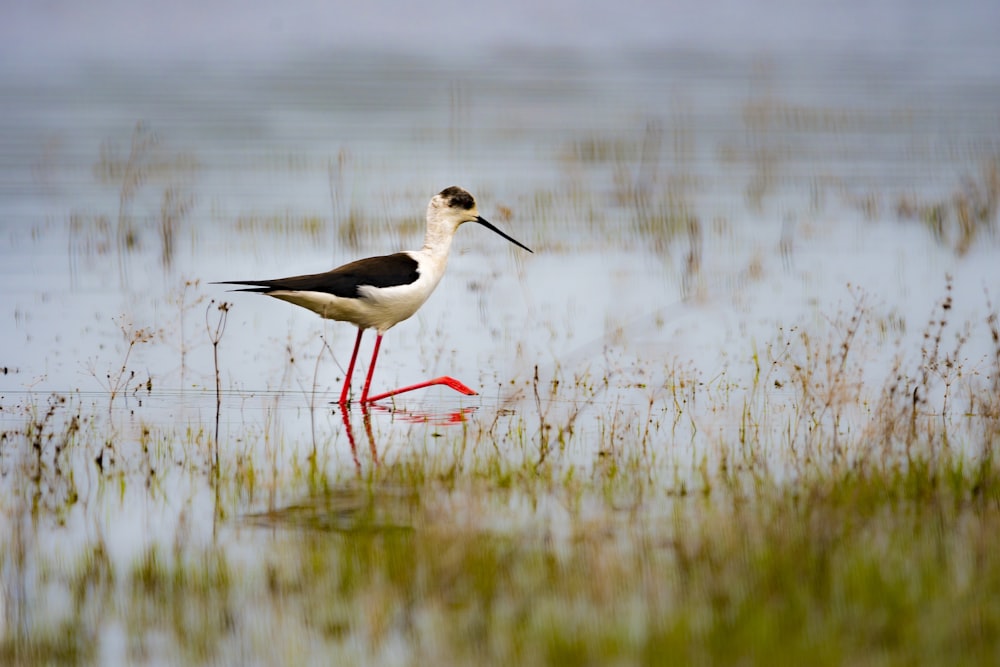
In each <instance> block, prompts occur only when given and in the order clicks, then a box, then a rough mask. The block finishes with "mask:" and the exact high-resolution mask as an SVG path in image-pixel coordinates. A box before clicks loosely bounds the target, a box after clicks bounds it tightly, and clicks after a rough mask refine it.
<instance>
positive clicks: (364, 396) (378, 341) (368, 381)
mask: <svg viewBox="0 0 1000 667" xmlns="http://www.w3.org/2000/svg"><path fill="white" fill-rule="evenodd" d="M380 347H382V334H378V335H377V336H375V350H374V351H373V352H372V362H371V364H369V365H368V377H367V378H365V388H364V389H362V390H361V402H362V403H367V402H368V388H369V387H371V386H372V375H374V374H375V360H376V359H378V349H379V348H380Z"/></svg>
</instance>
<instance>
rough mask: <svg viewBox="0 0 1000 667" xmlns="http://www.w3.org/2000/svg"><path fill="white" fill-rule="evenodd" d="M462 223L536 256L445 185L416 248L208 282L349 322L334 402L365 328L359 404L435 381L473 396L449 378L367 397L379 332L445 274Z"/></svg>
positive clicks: (343, 397) (344, 395)
mask: <svg viewBox="0 0 1000 667" xmlns="http://www.w3.org/2000/svg"><path fill="white" fill-rule="evenodd" d="M467 222H475V223H478V224H480V225H482V226H483V227H486V228H487V229H489V230H491V231H493V232H495V233H497V234H499V235H500V236H502V237H503V238H505V239H507V240H508V241H510V242H511V243H513V244H514V245H516V246H519V247H521V248H523V249H524V250H527V251H528V252H530V253H534V251H533V250H532V249H531V248H529V247H528V246H526V245H524V244H523V243H521V242H520V241H518V240H516V239H514V238H513V237H511V236H508V235H507V234H505V233H504V232H502V231H500V230H499V229H498V228H497V227H495V226H494V225H493V224H491V223H490V222H489V221H487V220H486V219H485V218H483V217H482V216H481V215H479V209H478V206H477V205H476V199H475V197H473V196H472V195H471V194H470V193H469V192H468V191H467V190H465V189H463V188H460V187H458V186H451V187H448V188H445V189H444V190H442V191H441V192H439V193H437V194H436V195H434V196H433V197H432V198H431V200H430V203H429V204H428V205H427V232H426V234H425V236H424V245H423V247H421V248H420V249H419V250H408V251H403V252H397V253H393V254H391V255H381V256H377V257H366V258H364V259H359V260H356V261H353V262H350V263H348V264H344V265H343V266H340V267H337V268H335V269H333V270H332V271H327V272H326V273H313V274H308V275H301V276H291V277H288V278H275V279H272V280H223V281H218V282H217V283H214V284H219V285H242V286H244V287H242V288H240V289H236V290H233V291H236V292H254V293H258V294H264V295H266V296H270V297H274V298H275V299H280V300H282V301H287V302H289V303H292V304H295V305H296V306H301V307H303V308H306V309H308V310H311V311H313V312H314V313H316V314H318V315H319V316H320V317H323V318H325V319H330V320H338V321H341V322H350V323H352V324H354V325H355V326H356V327H357V328H358V334H357V338H356V339H355V341H354V351H353V352H352V353H351V361H350V363H349V364H348V365H347V373H346V377H345V378H344V386H343V389H342V390H341V393H340V400H339V401H338V404H339V405H341V406H344V405H347V404H348V403H349V401H348V395H349V393H350V388H351V376H352V375H353V373H354V363H355V361H357V357H358V350H359V349H360V347H361V338H362V336H363V335H364V332H365V331H366V330H367V329H374V330H375V333H376V337H375V348H374V351H373V352H372V360H371V363H370V364H369V365H368V375H367V377H366V378H365V384H364V388H363V389H362V391H361V399H360V403H361V404H362V406H363V405H365V404H367V403H373V402H375V401H379V400H382V399H385V398H389V397H390V396H395V395H397V394H401V393H404V392H409V391H413V390H415V389H422V388H424V387H430V386H433V385H445V386H448V387H451V388H452V389H455V390H456V391H459V392H461V393H463V394H466V395H469V396H472V395H475V394H476V392H475V391H474V390H472V389H470V388H469V387H467V386H466V385H464V384H462V383H461V382H459V381H458V380H456V379H455V378H452V377H449V376H441V377H437V378H434V379H433V380H427V381H425V382H420V383H417V384H413V385H409V386H406V387H401V388H399V389H394V390H392V391H387V392H385V393H382V394H377V395H375V396H369V394H368V392H369V389H370V388H371V382H372V375H373V374H374V372H375V362H376V360H377V359H378V353H379V348H381V346H382V336H384V335H385V333H386V332H387V331H388V330H389V329H391V328H392V327H394V326H396V325H397V324H399V323H400V322H402V321H403V320H405V319H407V318H409V317H410V316H412V315H413V314H414V313H416V312H417V310H419V308H420V306H422V305H424V302H425V301H427V298H428V297H429V296H430V295H431V293H432V292H433V291H434V288H436V287H437V286H438V283H439V282H441V278H442V276H444V272H445V268H446V267H447V265H448V251H449V250H450V249H451V242H452V239H453V238H454V236H455V232H457V231H458V228H459V227H461V226H462V225H464V224H465V223H467Z"/></svg>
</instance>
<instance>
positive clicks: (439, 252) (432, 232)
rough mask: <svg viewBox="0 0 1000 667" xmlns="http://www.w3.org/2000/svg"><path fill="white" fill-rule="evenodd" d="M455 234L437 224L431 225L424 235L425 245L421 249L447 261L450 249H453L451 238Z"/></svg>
mask: <svg viewBox="0 0 1000 667" xmlns="http://www.w3.org/2000/svg"><path fill="white" fill-rule="evenodd" d="M454 236H455V234H454V232H449V231H447V230H445V229H443V228H442V227H439V226H437V225H431V226H429V227H428V228H427V234H426V235H425V236H424V247H423V248H421V250H422V251H423V252H425V253H427V254H428V255H430V256H432V257H435V258H438V259H440V260H441V261H442V262H444V261H447V260H448V251H449V250H451V240H452V239H453V238H454Z"/></svg>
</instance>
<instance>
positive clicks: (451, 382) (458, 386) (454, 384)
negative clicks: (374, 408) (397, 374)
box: [361, 375, 476, 403]
mask: <svg viewBox="0 0 1000 667" xmlns="http://www.w3.org/2000/svg"><path fill="white" fill-rule="evenodd" d="M436 384H443V385H445V386H448V387H451V388H452V389H454V390H455V391H458V392H461V393H463V394H465V395H466V396H475V395H476V392H475V391H473V390H472V389H469V388H468V387H466V386H465V385H464V384H462V383H461V382H459V381H458V380H456V379H455V378H453V377H448V376H447V375H442V376H441V377H438V378H434V379H433V380H427V381H426V382H418V383H417V384H411V385H409V386H408V387H400V388H399V389H393V390H392V391H387V392H385V393H384V394H378V395H376V396H372V397H370V398H368V397H362V399H361V400H362V401H367V402H369V403H373V402H375V401H381V400H382V399H383V398H389V397H390V396H395V395H396V394H403V393H405V392H408V391H413V390H414V389H423V388H425V387H433V386H434V385H436Z"/></svg>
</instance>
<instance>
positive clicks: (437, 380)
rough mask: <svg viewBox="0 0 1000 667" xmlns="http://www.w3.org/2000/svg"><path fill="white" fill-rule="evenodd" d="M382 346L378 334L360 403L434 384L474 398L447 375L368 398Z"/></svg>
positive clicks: (461, 385) (371, 401)
mask: <svg viewBox="0 0 1000 667" xmlns="http://www.w3.org/2000/svg"><path fill="white" fill-rule="evenodd" d="M381 346H382V334H379V335H378V337H376V338H375V351H374V352H372V363H371V364H370V365H369V366H368V377H367V378H366V379H365V388H364V389H363V390H362V391H361V403H362V404H365V403H374V402H375V401H381V400H382V399H383V398H389V397H390V396H395V395H396V394H402V393H405V392H407V391H413V390H414V389H423V388H424V387H432V386H434V385H436V384H443V385H447V386H449V387H451V388H452V389H454V390H455V391H458V392H461V393H463V394H465V395H466V396H475V394H476V392H474V391H473V390H472V389H469V388H468V387H466V386H465V385H464V384H462V383H461V382H459V381H458V380H456V379H455V378H451V377H448V376H447V375H442V376H441V377H438V378H434V379H433V380H427V381H426V382H419V383H417V384H411V385H410V386H408V387H400V388H399V389H393V390H392V391H387V392H385V393H384V394H377V395H375V396H372V397H371V398H369V397H368V389H369V388H371V385H372V375H373V374H374V373H375V360H376V359H378V350H379V348H380V347H381Z"/></svg>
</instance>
